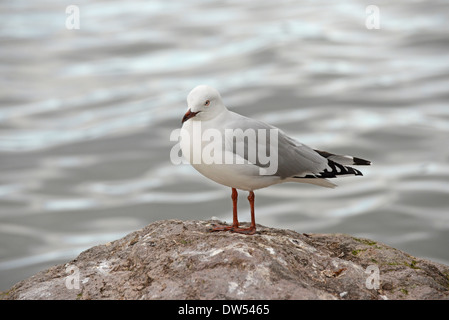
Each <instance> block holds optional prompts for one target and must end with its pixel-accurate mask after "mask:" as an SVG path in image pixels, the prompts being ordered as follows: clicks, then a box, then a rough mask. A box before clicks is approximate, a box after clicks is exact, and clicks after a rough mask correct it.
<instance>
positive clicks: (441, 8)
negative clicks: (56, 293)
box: [0, 0, 449, 290]
mask: <svg viewBox="0 0 449 320" xmlns="http://www.w3.org/2000/svg"><path fill="white" fill-rule="evenodd" d="M71 4H72V3H71V2H69V1H58V2H57V3H56V2H55V1H44V0H36V1H25V0H15V1H3V2H2V3H1V4H0V75H1V77H0V290H7V289H8V288H9V287H10V286H11V285H13V284H14V283H16V282H17V281H19V280H22V279H24V278H26V277H29V276H31V275H33V274H34V273H36V272H37V271H39V270H42V269H44V268H47V267H49V266H51V265H54V264H58V263H62V262H66V261H69V260H70V259H73V258H74V257H76V256H77V255H78V254H79V253H80V252H81V251H83V250H85V249H87V248H89V247H91V246H93V245H97V244H102V243H105V242H108V241H111V240H114V239H117V238H119V237H121V236H124V235H125V234H127V233H129V232H131V231H134V230H137V229H140V228H142V227H144V226H145V225H147V224H149V223H151V222H153V221H156V220H160V219H209V218H211V217H213V216H214V217H218V218H220V219H223V220H226V221H228V222H230V221H232V203H231V199H230V191H231V190H230V189H229V188H226V187H224V186H221V185H218V184H215V183H213V182H211V181H208V180H207V179H206V178H204V177H203V176H201V175H200V174H199V173H197V172H196V171H195V170H194V169H193V168H191V167H190V166H188V165H174V164H172V163H171V161H170V150H171V148H172V147H173V146H174V144H175V142H173V141H170V139H169V137H170V133H171V132H172V131H173V130H174V129H176V128H179V127H180V125H181V119H182V116H183V115H184V113H185V111H186V109H187V106H186V102H185V98H186V96H187V94H188V92H189V91H190V90H191V89H192V88H193V87H195V86H196V85H198V84H209V85H212V86H214V87H216V88H217V89H218V90H219V91H220V92H221V94H222V97H223V100H224V102H225V104H226V105H227V106H228V107H229V108H230V109H231V110H234V111H236V112H239V113H241V114H243V115H246V116H251V117H253V118H257V119H260V120H263V121H266V122H269V123H271V124H272V125H275V126H277V127H279V128H281V129H282V130H283V131H285V132H286V133H288V134H289V135H291V136H292V137H294V138H296V139H297V140H299V141H301V142H302V143H305V144H308V145H310V146H312V147H314V148H317V149H320V150H327V151H330V152H334V153H340V154H351V155H355V156H358V157H361V158H365V159H369V160H371V161H373V165H372V166H371V167H361V170H362V171H363V173H364V177H350V178H341V179H338V180H333V182H336V183H337V184H338V185H339V187H338V188H336V189H324V188H320V187H316V186H312V185H303V184H284V185H277V186H272V187H270V188H267V189H262V190H259V191H256V222H257V223H260V224H263V225H267V226H270V227H278V228H288V229H292V230H296V231H298V232H305V233H314V232H322V233H348V234H351V235H354V236H362V237H368V238H371V239H374V240H376V241H380V242H383V243H386V244H388V245H390V246H393V247H396V248H399V249H402V250H405V251H407V252H409V253H411V254H413V255H415V256H417V257H422V258H428V259H432V260H434V261H438V262H442V263H445V264H449V250H448V243H449V232H448V231H449V32H448V30H449V29H448V21H449V2H447V1H437V0H432V1H410V0H408V1H405V0H404V1H394V3H391V1H386V0H385V1H378V2H377V3H376V5H377V6H378V8H379V12H380V16H379V17H380V20H379V22H380V25H379V26H380V29H368V28H367V27H366V20H367V18H369V17H370V13H368V14H367V12H366V8H367V6H368V5H370V4H372V3H371V2H368V1H359V0H357V1H356V0H350V1H344V2H342V1H276V2H275V1H265V0H264V1H257V2H255V1H253V2H248V3H246V2H245V3H242V2H241V1H180V0H177V1H126V2H125V1H77V5H78V8H79V18H80V19H79V22H80V25H79V27H80V28H79V29H67V27H66V20H67V19H69V26H70V21H72V20H71V14H73V12H69V13H66V8H67V7H68V6H69V5H71ZM239 212H240V219H241V221H249V206H248V204H247V201H246V193H244V192H241V197H240V202H239Z"/></svg>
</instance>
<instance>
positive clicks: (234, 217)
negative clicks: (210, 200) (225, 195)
mask: <svg viewBox="0 0 449 320" xmlns="http://www.w3.org/2000/svg"><path fill="white" fill-rule="evenodd" d="M238 195H239V194H238V192H237V189H235V188H232V194H231V199H232V226H215V227H214V228H212V229H210V230H209V231H210V232H214V231H232V230H233V229H234V228H238V227H239V220H238V217H237V198H238Z"/></svg>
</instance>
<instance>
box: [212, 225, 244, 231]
mask: <svg viewBox="0 0 449 320" xmlns="http://www.w3.org/2000/svg"><path fill="white" fill-rule="evenodd" d="M234 228H236V227H235V226H225V225H215V226H214V227H213V228H210V229H209V232H218V231H232V229H234ZM237 228H238V227H237Z"/></svg>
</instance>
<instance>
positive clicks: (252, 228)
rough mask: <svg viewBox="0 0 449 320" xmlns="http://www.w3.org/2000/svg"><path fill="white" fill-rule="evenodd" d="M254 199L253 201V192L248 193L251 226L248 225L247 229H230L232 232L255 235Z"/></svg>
mask: <svg viewBox="0 0 449 320" xmlns="http://www.w3.org/2000/svg"><path fill="white" fill-rule="evenodd" d="M254 199H255V196H254V192H253V191H250V192H249V195H248V201H249V205H250V206H251V224H250V226H249V228H240V227H235V228H232V229H231V231H232V232H237V233H243V234H248V235H249V234H255V233H256V217H255V214H254Z"/></svg>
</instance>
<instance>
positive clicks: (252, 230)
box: [231, 227, 256, 235]
mask: <svg viewBox="0 0 449 320" xmlns="http://www.w3.org/2000/svg"><path fill="white" fill-rule="evenodd" d="M231 232H235V233H241V234H246V235H252V234H255V233H256V227H249V228H240V227H237V228H232V229H231Z"/></svg>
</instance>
